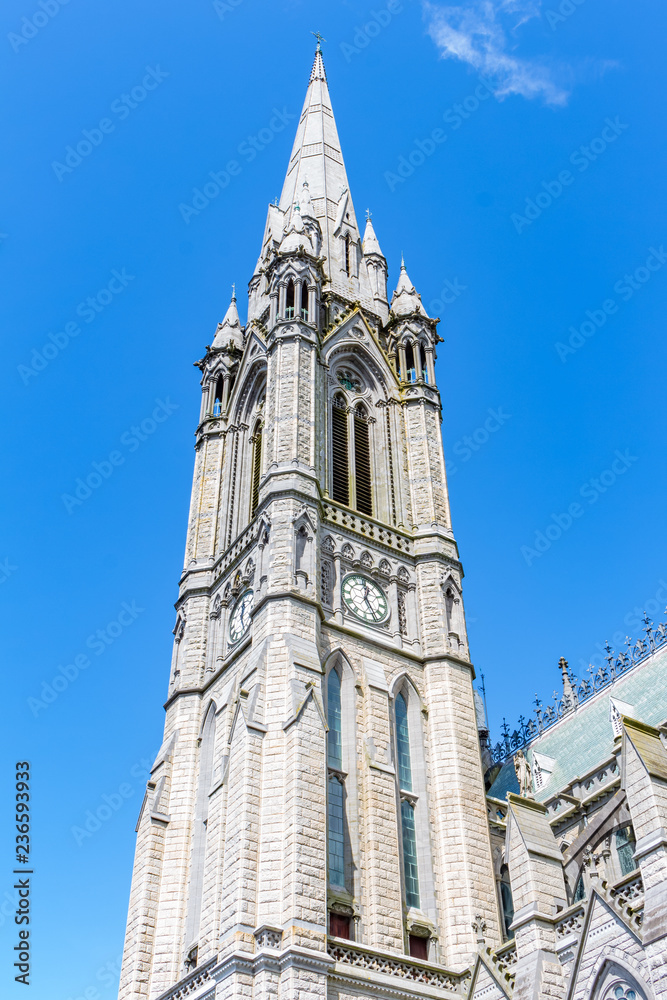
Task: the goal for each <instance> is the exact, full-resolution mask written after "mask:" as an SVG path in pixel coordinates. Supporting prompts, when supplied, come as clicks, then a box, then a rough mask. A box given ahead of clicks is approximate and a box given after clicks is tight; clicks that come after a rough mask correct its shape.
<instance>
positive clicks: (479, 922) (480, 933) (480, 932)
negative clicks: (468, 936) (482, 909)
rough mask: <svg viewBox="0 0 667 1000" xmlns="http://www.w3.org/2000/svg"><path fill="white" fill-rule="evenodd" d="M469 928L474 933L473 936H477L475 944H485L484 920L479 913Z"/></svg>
mask: <svg viewBox="0 0 667 1000" xmlns="http://www.w3.org/2000/svg"><path fill="white" fill-rule="evenodd" d="M471 927H472V929H473V930H474V931H475V934H476V936H477V944H478V945H484V944H485V938H484V935H485V934H486V920H485V919H484V917H483V916H482V915H481V914H480V913H478V914H477V916H476V917H475V919H474V920H473V922H472V924H471Z"/></svg>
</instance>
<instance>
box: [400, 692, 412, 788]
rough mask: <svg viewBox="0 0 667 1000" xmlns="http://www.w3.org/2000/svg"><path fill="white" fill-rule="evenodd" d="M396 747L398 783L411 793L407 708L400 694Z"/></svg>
mask: <svg viewBox="0 0 667 1000" xmlns="http://www.w3.org/2000/svg"><path fill="white" fill-rule="evenodd" d="M396 746H397V748H398V783H399V785H400V787H401V788H402V789H404V790H405V791H406V792H411V791H412V767H411V765H410V734H409V732H408V706H407V704H406V702H405V698H404V697H403V695H402V694H399V696H398V698H397V699H396Z"/></svg>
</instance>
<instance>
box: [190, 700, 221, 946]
mask: <svg viewBox="0 0 667 1000" xmlns="http://www.w3.org/2000/svg"><path fill="white" fill-rule="evenodd" d="M215 730H216V706H215V702H214V701H213V699H211V700H210V701H209V704H208V707H207V708H206V711H205V713H204V714H203V716H202V724H201V730H200V735H199V776H198V781H197V798H196V801H195V815H194V822H193V830H192V854H191V857H190V885H189V892H188V908H187V916H186V922H185V952H186V955H188V954H190V952H192V951H193V950H194V949H195V948H196V947H197V945H198V937H199V923H200V919H201V908H202V894H203V888H204V861H205V858H206V827H207V824H208V806H209V792H210V790H211V784H212V781H213V763H214V759H215Z"/></svg>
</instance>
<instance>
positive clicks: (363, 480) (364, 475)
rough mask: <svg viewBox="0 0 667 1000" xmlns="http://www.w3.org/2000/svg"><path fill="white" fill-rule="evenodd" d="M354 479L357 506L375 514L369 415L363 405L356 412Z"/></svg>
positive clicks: (362, 511) (362, 510) (358, 508)
mask: <svg viewBox="0 0 667 1000" xmlns="http://www.w3.org/2000/svg"><path fill="white" fill-rule="evenodd" d="M354 481H355V486H356V497H357V502H356V508H357V510H358V511H360V512H361V513H362V514H369V515H371V516H372V514H373V492H372V489H371V449H370V440H369V434H368V417H367V415H366V411H365V409H364V408H363V406H358V407H357V409H356V410H355V413H354Z"/></svg>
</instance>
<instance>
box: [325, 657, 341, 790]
mask: <svg viewBox="0 0 667 1000" xmlns="http://www.w3.org/2000/svg"><path fill="white" fill-rule="evenodd" d="M327 725H328V727H329V732H328V733H327V763H328V765H329V767H335V768H337V769H338V770H339V771H340V770H342V768H343V736H342V732H343V729H342V716H341V701H340V677H339V675H338V671H337V670H331V671H330V673H329V680H328V682H327Z"/></svg>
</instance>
